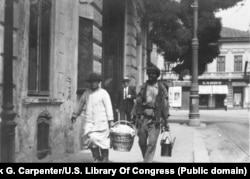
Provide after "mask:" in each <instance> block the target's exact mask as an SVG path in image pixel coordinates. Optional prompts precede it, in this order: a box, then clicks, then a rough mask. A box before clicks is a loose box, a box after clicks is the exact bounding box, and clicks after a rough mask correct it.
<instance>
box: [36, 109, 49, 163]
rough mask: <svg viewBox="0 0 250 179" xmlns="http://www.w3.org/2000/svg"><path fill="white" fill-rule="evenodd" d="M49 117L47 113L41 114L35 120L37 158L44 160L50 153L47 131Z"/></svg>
mask: <svg viewBox="0 0 250 179" xmlns="http://www.w3.org/2000/svg"><path fill="white" fill-rule="evenodd" d="M50 119H51V116H50V114H49V113H48V111H44V112H42V113H41V114H40V115H39V116H38V119H37V158H38V159H39V160H42V159H44V158H45V157H47V155H48V154H49V152H50V150H49V149H50V147H49V129H50Z"/></svg>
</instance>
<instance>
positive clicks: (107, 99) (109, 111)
mask: <svg viewBox="0 0 250 179" xmlns="http://www.w3.org/2000/svg"><path fill="white" fill-rule="evenodd" d="M103 103H104V107H105V110H106V115H107V118H108V121H112V120H114V115H113V108H112V104H111V100H110V96H109V94H108V93H107V92H106V91H104V95H103Z"/></svg>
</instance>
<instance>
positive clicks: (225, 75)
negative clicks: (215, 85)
mask: <svg viewBox="0 0 250 179" xmlns="http://www.w3.org/2000/svg"><path fill="white" fill-rule="evenodd" d="M235 55H242V56H243V59H242V72H234V56H235ZM220 56H225V72H217V59H215V60H214V61H213V62H212V63H211V64H208V67H207V72H206V73H204V74H203V75H202V76H201V77H200V79H210V80H222V79H223V80H228V94H227V98H228V107H229V108H233V107H234V105H235V104H234V93H235V92H234V91H235V90H236V88H237V87H241V88H242V91H243V93H242V95H243V104H242V107H243V108H247V107H248V105H249V103H250V101H249V97H248V93H249V86H247V84H246V83H245V82H244V81H243V75H244V65H245V62H246V61H249V60H250V43H249V42H240V41H239V42H237V41H234V42H223V41H222V42H221V49H220ZM235 83H241V84H240V86H238V85H237V86H236V85H235Z"/></svg>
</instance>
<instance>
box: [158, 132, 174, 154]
mask: <svg viewBox="0 0 250 179" xmlns="http://www.w3.org/2000/svg"><path fill="white" fill-rule="evenodd" d="M165 133H167V132H165ZM174 142H175V138H174V140H172V137H171V134H170V132H169V135H168V136H167V137H165V138H164V134H163V136H162V139H161V156H162V157H171V156H172V149H173V146H174Z"/></svg>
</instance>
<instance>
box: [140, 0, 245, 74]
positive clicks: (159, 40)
mask: <svg viewBox="0 0 250 179" xmlns="http://www.w3.org/2000/svg"><path fill="white" fill-rule="evenodd" d="M239 1H241V0H226V1H225V0H199V1H198V2H199V11H198V17H199V19H198V39H199V74H202V73H203V72H204V71H205V67H206V65H207V64H208V63H211V62H212V61H213V59H214V58H215V57H217V56H218V55H219V45H218V40H219V39H220V32H221V28H222V27H221V21H220V19H219V18H216V17H215V15H214V12H216V11H218V10H219V9H226V8H229V7H231V6H234V5H235V4H236V3H237V2H239ZM193 2H194V0H181V1H175V0H147V6H146V16H145V19H144V20H145V21H147V22H152V23H153V28H152V30H151V31H150V32H149V38H150V39H151V40H152V42H153V43H155V44H156V45H157V47H158V52H159V53H161V54H162V55H163V56H164V58H165V60H166V61H169V62H178V65H177V66H176V67H175V68H174V69H173V71H174V72H176V73H179V74H182V73H183V71H185V72H186V71H187V70H189V71H191V67H192V38H193V8H192V4H193Z"/></svg>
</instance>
